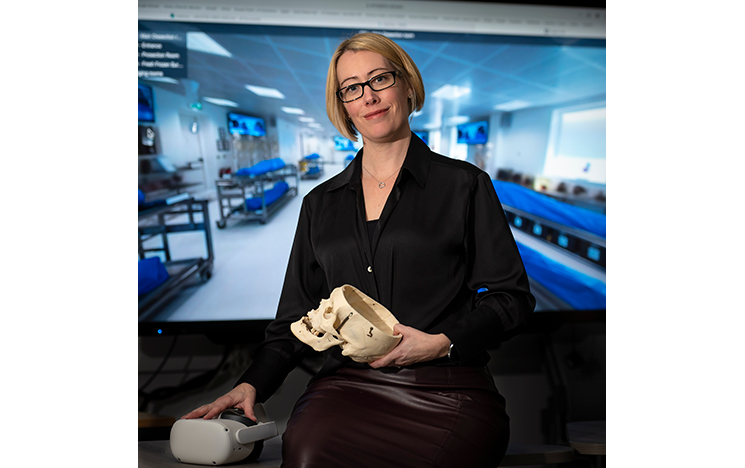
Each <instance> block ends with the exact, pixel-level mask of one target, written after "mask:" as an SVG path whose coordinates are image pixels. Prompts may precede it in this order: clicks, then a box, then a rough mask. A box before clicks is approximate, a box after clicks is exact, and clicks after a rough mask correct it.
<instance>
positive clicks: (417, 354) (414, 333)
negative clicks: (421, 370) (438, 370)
mask: <svg viewBox="0 0 745 468" xmlns="http://www.w3.org/2000/svg"><path fill="white" fill-rule="evenodd" d="M393 334H394V335H403V338H401V341H400V342H399V343H398V346H396V347H395V348H393V350H391V352H390V353H388V354H386V355H385V356H383V357H382V358H380V359H378V360H376V361H373V362H371V363H370V367H372V368H374V369H378V368H380V367H402V366H409V365H411V364H415V363H417V362H425V361H431V360H433V359H437V358H441V357H443V356H447V354H448V349H449V348H450V339H449V338H448V337H447V336H445V335H444V334H442V333H440V334H438V335H430V334H429V333H424V332H422V331H419V330H417V329H416V328H412V327H407V326H406V325H401V324H400V323H397V324H396V325H394V326H393Z"/></svg>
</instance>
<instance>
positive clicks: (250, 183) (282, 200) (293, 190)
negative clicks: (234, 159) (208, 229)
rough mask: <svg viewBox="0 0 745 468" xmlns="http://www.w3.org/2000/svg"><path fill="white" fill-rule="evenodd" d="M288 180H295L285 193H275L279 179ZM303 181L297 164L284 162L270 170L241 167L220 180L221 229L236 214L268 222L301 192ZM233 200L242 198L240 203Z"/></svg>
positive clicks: (219, 224)
mask: <svg viewBox="0 0 745 468" xmlns="http://www.w3.org/2000/svg"><path fill="white" fill-rule="evenodd" d="M257 172H260V171H257ZM288 181H292V182H293V185H290V184H287V187H286V190H284V191H283V192H282V193H281V195H279V196H278V197H276V198H275V197H273V196H272V195H273V193H272V191H273V190H277V183H280V182H282V183H287V182H288ZM299 183H300V177H299V173H298V170H297V166H294V165H291V164H288V165H284V163H282V167H281V168H278V169H273V170H268V171H267V172H263V173H253V174H250V175H241V174H240V171H239V172H236V173H235V174H233V176H232V177H231V178H230V179H218V180H216V181H215V187H216V189H217V203H218V207H219V208H220V219H219V220H217V222H216V225H217V227H218V229H224V228H225V227H226V226H227V222H228V219H229V218H232V217H242V218H244V219H247V220H258V221H259V222H260V223H261V224H266V222H267V221H268V220H269V218H271V217H272V216H273V215H274V214H275V213H277V211H278V210H279V209H280V208H281V207H282V206H284V205H285V204H286V203H287V202H288V201H289V200H290V199H291V198H293V197H295V196H297V194H298V185H299ZM272 184H274V186H273V187H272ZM270 187H271V188H270ZM275 193H276V192H275ZM232 200H239V202H240V203H239V204H234V203H233V202H232ZM249 204H250V205H252V206H249Z"/></svg>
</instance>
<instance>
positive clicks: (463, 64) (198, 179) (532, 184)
mask: <svg viewBox="0 0 745 468" xmlns="http://www.w3.org/2000/svg"><path fill="white" fill-rule="evenodd" d="M138 32H139V51H140V61H141V62H143V61H145V62H147V63H146V64H145V65H144V66H143V65H142V64H141V66H140V68H139V70H140V73H139V78H138V81H139V84H140V86H139V93H140V94H139V106H140V107H139V126H140V129H139V133H138V135H139V137H140V145H141V151H140V155H139V158H140V167H141V171H140V175H139V184H138V186H139V193H140V203H141V205H145V206H146V207H147V209H144V210H142V211H141V213H147V210H148V209H158V207H159V206H163V203H164V202H163V200H172V201H173V203H174V204H173V206H176V205H177V204H178V203H179V200H182V199H184V197H193V198H194V199H198V200H205V201H206V202H205V203H204V205H203V206H204V207H205V209H206V210H207V213H206V214H205V213H198V214H197V215H196V221H195V220H194V219H192V220H191V221H190V220H185V221H183V222H181V223H180V224H182V225H192V226H193V225H195V223H196V224H199V223H200V222H204V221H206V223H207V224H208V226H207V227H206V229H208V231H209V232H208V235H207V237H208V239H207V240H205V232H204V229H201V230H200V229H197V230H187V229H184V232H178V233H174V234H170V235H169V236H168V240H167V243H168V258H166V255H165V253H164V251H163V250H158V249H160V248H161V247H162V242H163V241H162V236H160V235H156V234H157V233H158V232H160V231H158V229H159V228H157V226H155V225H157V223H158V222H161V223H164V222H165V221H162V220H161V221H157V217H152V218H151V219H145V218H146V217H145V216H141V229H140V230H141V251H140V261H141V262H142V261H143V260H144V259H147V258H153V257H158V262H160V263H162V264H163V265H165V266H166V267H167V266H168V263H169V262H173V261H174V260H176V259H178V258H181V257H183V258H207V257H210V263H209V265H208V267H207V268H206V270H209V271H208V272H207V273H205V271H206V270H202V274H200V275H194V276H193V277H191V278H189V279H188V280H187V281H186V282H185V283H184V284H182V285H181V286H180V288H179V292H178V294H174V295H173V296H172V297H169V298H168V300H166V301H163V302H162V304H159V306H158V307H157V308H149V309H148V310H147V311H143V310H142V309H141V310H140V316H139V320H140V322H153V323H159V324H162V323H168V322H194V321H198V322H202V321H237V320H268V319H271V318H273V317H274V315H275V313H276V308H277V304H278V300H279V296H280V293H281V290H282V283H283V278H284V273H285V269H286V267H287V260H288V257H289V252H290V248H291V246H292V240H293V236H294V234H295V227H296V224H297V220H298V214H299V211H300V206H301V203H302V198H303V196H304V195H305V194H307V193H308V192H309V191H310V190H312V189H313V187H315V186H316V185H318V184H319V183H322V182H323V181H325V180H328V179H329V178H331V177H333V176H334V175H336V174H338V173H339V172H340V171H342V170H343V169H344V168H345V167H346V166H347V165H348V164H349V162H350V160H351V159H352V158H353V157H354V155H355V153H356V152H357V151H358V150H359V149H360V148H361V147H362V141H361V140H360V141H350V140H348V139H346V138H344V137H343V136H342V135H340V134H339V132H338V131H337V130H336V129H335V128H334V127H333V125H332V124H331V123H330V122H329V120H328V117H327V116H326V104H325V85H326V74H327V71H328V66H329V60H330V58H331V56H332V54H333V52H334V50H335V48H336V46H337V45H338V44H339V43H340V42H341V41H342V40H344V39H345V38H347V37H350V36H351V35H353V34H355V33H357V32H359V30H357V29H354V30H352V29H332V28H313V27H289V26H267V25H241V24H220V23H195V22H192V23H186V22H184V23H180V22H177V21H143V20H141V21H139V31H138ZM380 32H383V33H385V34H388V35H390V37H391V38H393V39H394V40H396V42H397V43H398V44H399V45H401V46H402V48H403V49H404V50H405V51H406V52H407V53H408V54H409V55H410V56H411V57H412V59H413V60H414V62H415V63H416V64H417V66H418V67H419V70H420V72H421V74H422V77H423V80H424V86H425V91H426V99H425V104H424V107H423V109H422V110H421V111H420V112H417V113H415V114H414V115H413V117H412V118H411V124H410V126H411V129H412V131H414V132H415V133H416V134H417V135H421V136H422V137H423V139H424V140H425V143H426V144H427V145H428V146H429V147H430V148H431V149H432V150H433V151H435V152H437V153H440V154H443V155H446V156H448V157H451V158H455V159H461V160H464V161H468V162H470V163H472V164H474V165H476V166H478V167H480V168H481V169H483V170H484V171H486V172H487V173H488V174H489V175H490V176H491V178H492V180H493V184H494V188H495V190H496V193H497V195H498V196H499V199H500V201H501V203H502V208H503V209H504V212H505V215H506V217H507V220H508V221H509V223H510V227H511V230H512V233H513V235H514V237H515V241H516V243H517V246H518V249H519V251H520V254H521V256H522V259H523V263H524V265H525V268H526V270H527V273H528V275H529V278H530V283H531V289H532V292H533V294H534V295H535V296H536V298H537V306H536V313H546V314H548V313H551V312H561V311H597V310H605V307H606V305H605V303H606V292H605V291H606V273H605V267H606V260H605V259H606V255H605V252H606V234H605V231H606V220H605V217H606V210H605V206H606V198H605V197H606V165H605V162H606V153H605V118H606V48H605V40H604V39H576V38H561V39H557V38H552V37H538V36H536V37H527V36H501V35H494V34H461V33H458V34H456V33H440V32H421V31H415V32H413V31H397V30H382V31H380ZM153 44H159V45H153ZM164 51H165V52H164ZM168 51H171V52H170V54H171V56H170V57H171V59H170V61H168V60H166V59H163V58H159V57H162V55H159V54H167V53H169V52H168ZM163 56H165V55H163ZM159 63H160V64H161V66H160V67H159V66H158V64H159ZM167 63H170V65H168V66H166V64H167ZM143 161H144V163H143ZM143 168H144V169H143ZM190 216H192V214H189V213H184V214H178V213H177V214H175V215H173V219H175V220H176V222H178V220H179V219H181V218H183V219H186V218H188V217H190ZM164 219H167V218H164ZM153 223H154V224H153ZM189 223H191V224H189ZM202 227H203V228H204V226H202ZM177 230H178V229H173V230H172V231H173V232H175V231H177ZM143 233H145V234H147V233H150V235H143ZM143 239H144V240H143ZM153 263H156V262H155V261H153ZM155 267H157V265H155ZM165 270H166V271H165V272H163V270H162V269H161V270H160V271H161V274H162V275H164V277H167V276H168V274H169V273H170V270H169V269H168V268H166V269H165ZM171 275H173V273H171ZM156 276H157V275H156ZM154 291H157V286H156V287H155V288H154V289H150V290H145V291H144V292H143V291H141V297H143V296H142V294H154Z"/></svg>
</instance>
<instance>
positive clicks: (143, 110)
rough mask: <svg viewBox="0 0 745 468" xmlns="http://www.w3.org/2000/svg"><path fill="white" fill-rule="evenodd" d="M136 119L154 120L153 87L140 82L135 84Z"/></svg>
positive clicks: (142, 120) (141, 120)
mask: <svg viewBox="0 0 745 468" xmlns="http://www.w3.org/2000/svg"><path fill="white" fill-rule="evenodd" d="M137 120H138V121H140V122H155V106H154V105H153V88H151V87H150V86H148V85H144V84H140V83H138V84H137Z"/></svg>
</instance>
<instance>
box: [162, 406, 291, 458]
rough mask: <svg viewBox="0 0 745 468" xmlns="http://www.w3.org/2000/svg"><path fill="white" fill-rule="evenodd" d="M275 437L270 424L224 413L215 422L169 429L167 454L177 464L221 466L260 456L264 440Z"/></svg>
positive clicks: (195, 421) (181, 422)
mask: <svg viewBox="0 0 745 468" xmlns="http://www.w3.org/2000/svg"><path fill="white" fill-rule="evenodd" d="M276 435H277V426H276V424H274V421H270V422H259V423H258V424H257V423H255V422H254V421H252V420H250V419H248V418H247V417H246V416H245V415H244V414H243V411H241V410H240V409H236V408H233V409H228V410H225V411H223V412H222V413H220V415H219V416H218V417H217V419H179V420H178V421H176V423H175V424H174V425H173V427H172V428H171V453H173V456H174V457H176V460H178V461H180V462H181V463H190V464H194V465H212V466H215V465H224V464H226V463H235V462H238V461H241V460H243V459H244V458H248V457H249V456H251V459H253V460H255V459H257V458H258V457H259V455H260V454H261V450H262V449H263V447H264V440H266V439H271V438H272V437H275V436H276Z"/></svg>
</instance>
